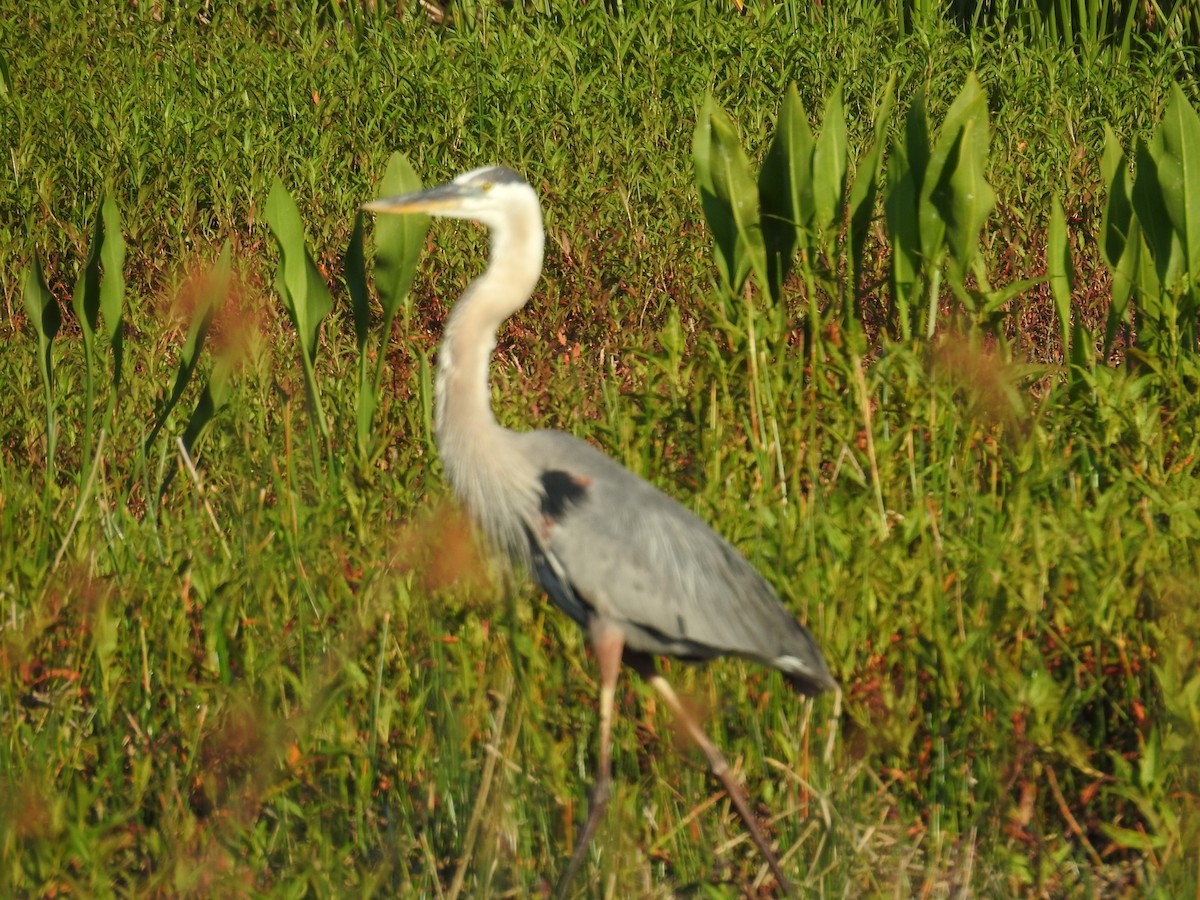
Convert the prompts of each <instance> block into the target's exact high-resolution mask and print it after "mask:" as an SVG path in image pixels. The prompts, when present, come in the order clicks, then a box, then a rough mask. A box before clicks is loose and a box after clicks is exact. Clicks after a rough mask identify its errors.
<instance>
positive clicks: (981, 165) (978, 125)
mask: <svg viewBox="0 0 1200 900" xmlns="http://www.w3.org/2000/svg"><path fill="white" fill-rule="evenodd" d="M958 147H959V153H958V159H957V164H956V165H955V166H954V173H953V175H951V177H950V206H949V210H948V211H949V216H948V217H947V221H946V225H947V238H948V243H949V246H950V259H951V261H952V262H953V263H954V264H955V266H956V268H957V269H958V270H959V271H960V272H961V273H963V274H965V273H966V272H967V271H968V270H969V269H970V268H971V264H972V263H973V262H974V261H975V257H976V255H977V253H978V251H979V233H980V232H981V231H982V230H983V226H984V224H985V223H986V222H987V219H988V217H989V216H990V215H991V214H992V210H993V209H995V207H996V192H995V191H994V190H992V186H991V185H990V184H988V182H987V177H986V174H985V173H986V169H987V161H988V148H987V120H986V119H974V120H970V121H967V122H965V123H964V124H963V128H962V132H961V138H960V140H959V141H958Z"/></svg>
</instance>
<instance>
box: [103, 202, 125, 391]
mask: <svg viewBox="0 0 1200 900" xmlns="http://www.w3.org/2000/svg"><path fill="white" fill-rule="evenodd" d="M100 215H101V217H102V218H103V220H104V243H103V244H102V245H101V247H100V262H101V264H102V265H103V269H104V273H103V277H102V278H101V281H100V309H101V311H102V312H103V313H104V331H105V334H106V335H107V336H108V342H109V345H110V346H111V347H112V353H113V371H112V390H113V393H112V395H111V397H110V400H109V407H110V410H111V409H112V407H113V405H114V404H115V401H116V392H117V389H118V387H119V386H120V384H121V373H122V368H123V363H124V359H125V352H124V341H123V340H122V338H121V323H122V320H123V319H124V310H125V238H124V236H123V235H122V234H121V211H120V209H118V208H117V202H116V201H115V200H113V198H112V197H107V198H105V200H104V203H102V204H101V206H100ZM110 415H111V412H110Z"/></svg>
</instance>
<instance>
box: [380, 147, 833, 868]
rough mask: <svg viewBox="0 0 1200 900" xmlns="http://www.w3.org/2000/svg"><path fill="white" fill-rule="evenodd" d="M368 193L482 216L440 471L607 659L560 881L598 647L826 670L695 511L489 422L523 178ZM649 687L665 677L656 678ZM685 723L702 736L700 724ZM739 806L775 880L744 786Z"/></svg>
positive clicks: (521, 224) (790, 670) (514, 289)
mask: <svg viewBox="0 0 1200 900" xmlns="http://www.w3.org/2000/svg"><path fill="white" fill-rule="evenodd" d="M364 208H366V209H371V210H376V211H380V212H424V213H429V214H431V215H440V216H449V217H454V218H466V219H473V220H475V221H478V222H481V223H482V224H484V225H486V226H487V227H488V228H489V229H490V233H491V253H490V258H489V261H488V266H487V269H486V270H485V271H484V272H483V274H482V275H480V276H479V277H478V278H476V279H475V280H474V281H473V282H472V283H471V284H470V285H469V286H468V287H467V289H466V291H465V292H464V293H463V295H462V297H461V298H460V299H459V301H458V302H457V303H456V304H455V306H454V307H453V309H452V310H451V312H450V315H449V317H448V318H447V321H446V327H445V335H444V338H443V342H442V346H441V349H440V351H439V359H438V368H437V380H436V411H435V423H434V424H435V432H436V438H437V443H438V448H439V451H440V454H441V457H442V461H443V463H444V465H445V468H446V473H447V476H448V478H449V480H450V483H451V486H452V487H453V489H454V491H455V493H456V494H457V495H458V497H459V498H460V499H461V500H462V502H463V504H464V505H465V506H466V508H467V510H468V511H469V512H470V514H471V515H472V517H473V518H474V519H475V521H476V522H477V523H478V524H479V526H480V528H481V529H482V530H483V532H484V533H485V534H486V535H487V537H488V539H489V540H490V542H491V543H492V544H493V545H495V546H496V547H497V548H499V549H501V550H503V551H504V552H505V553H507V555H508V556H509V557H510V558H511V559H512V560H514V561H515V562H516V563H517V564H518V565H521V566H524V567H526V568H528V569H529V570H530V571H531V573H532V574H533V575H534V576H535V577H536V578H537V580H538V582H539V583H540V584H541V586H542V587H543V588H544V589H545V591H546V593H547V594H548V595H549V597H550V599H551V600H552V601H553V602H554V603H555V605H557V606H558V607H559V608H560V609H562V610H563V611H564V612H565V613H567V615H569V616H570V617H571V618H572V619H574V620H575V621H576V622H578V623H579V625H580V626H581V627H583V628H584V629H585V631H587V633H588V634H589V636H590V637H591V639H592V642H593V645H594V646H596V652H597V656H598V657H601V668H602V672H606V671H611V674H606V675H604V677H603V678H602V687H603V688H604V690H606V691H607V695H605V694H604V691H602V705H601V719H602V729H601V731H602V737H601V772H600V779H599V781H598V783H597V796H598V797H599V799H598V800H597V801H596V802H594V804H593V810H592V813H591V814H590V815H589V820H588V827H587V828H586V829H585V832H584V834H583V835H581V838H580V844H579V845H578V846H577V847H576V852H575V855H574V856H573V858H572V861H571V866H570V867H569V868H568V873H567V875H565V876H564V882H563V884H565V883H567V882H569V880H570V875H571V874H572V873H573V872H574V870H575V869H576V868H577V867H578V865H579V864H580V862H581V860H582V852H583V849H584V848H585V847H586V844H587V840H588V838H589V837H590V834H591V831H593V830H594V828H595V826H596V822H597V821H598V818H599V812H600V811H601V810H602V809H603V806H604V803H605V802H606V800H607V780H608V773H607V767H608V756H607V754H608V749H607V741H608V735H607V724H606V722H607V719H606V718H605V715H606V709H607V714H608V715H609V716H611V703H612V687H613V685H612V683H611V682H613V681H615V677H616V675H615V672H616V669H615V668H611V666H610V667H609V668H608V669H606V666H605V658H604V657H605V656H606V655H607V656H611V655H612V654H614V653H615V654H616V660H615V662H613V661H612V660H608V662H609V663H611V664H612V665H615V666H617V667H619V664H620V659H621V656H622V653H623V651H624V652H625V653H626V659H627V661H629V660H636V661H637V665H638V666H640V668H639V671H642V672H643V674H647V676H648V677H650V678H651V679H652V680H653V679H655V678H661V676H656V675H655V674H654V673H653V670H652V668H647V667H646V665H645V663H644V661H643V657H644V656H646V655H651V656H652V655H659V654H666V655H670V656H675V657H680V658H683V659H687V660H704V659H710V658H712V657H715V656H721V655H734V656H740V657H744V658H746V659H750V660H754V661H755V662H759V663H762V664H764V665H767V666H773V667H775V668H777V669H779V670H781V671H782V672H784V673H785V675H787V676H788V677H789V679H790V680H791V681H792V683H793V684H794V685H795V686H796V687H797V689H798V690H800V691H802V692H803V693H805V694H809V695H813V694H817V693H820V692H821V691H824V690H832V689H835V688H836V687H837V684H836V682H835V681H834V679H833V677H832V675H831V674H830V672H829V668H828V666H827V665H826V664H825V660H824V658H823V657H822V655H821V652H820V650H819V649H818V647H817V645H816V642H815V641H814V640H813V637H812V635H811V634H810V633H809V632H808V630H807V629H805V628H804V627H803V626H802V625H800V623H799V622H797V621H796V619H795V617H794V616H793V615H792V614H791V613H789V612H788V611H787V610H786V609H785V608H784V606H783V605H782V603H780V601H779V599H778V597H777V596H776V594H775V591H774V590H773V589H772V588H771V586H770V585H769V584H768V583H767V582H766V581H765V580H764V579H763V577H762V576H761V575H759V573H758V572H757V571H755V569H754V568H753V567H752V566H751V565H750V564H749V563H748V562H747V561H746V560H745V558H744V557H743V556H742V555H741V554H739V553H738V552H737V550H735V549H734V548H733V546H732V545H731V544H730V543H729V542H728V541H726V540H725V539H724V538H722V537H721V536H720V535H718V534H717V533H716V532H715V531H713V529H712V528H710V527H709V526H708V525H707V524H706V523H705V522H703V521H702V520H701V519H700V518H699V517H697V516H696V515H695V514H693V513H692V512H690V511H688V510H687V509H685V508H684V507H683V506H681V505H680V504H679V503H677V502H676V501H675V500H673V499H671V498H670V497H668V496H667V495H666V494H664V493H663V492H662V491H660V490H658V489H657V488H656V487H654V486H653V485H651V484H649V483H648V482H646V481H644V480H643V479H641V478H639V477H638V476H636V475H634V474H633V473H632V472H630V471H629V470H628V469H626V468H624V467H623V466H621V465H619V464H618V463H616V462H615V461H613V460H612V459H610V458H609V457H608V456H606V455H605V454H603V453H602V452H600V451H599V450H597V449H596V448H594V447H592V446H591V445H589V444H587V443H585V442H583V441H581V440H579V439H577V438H575V437H573V436H571V435H569V434H565V433H563V432H560V431H546V430H543V431H528V432H514V431H510V430H508V429H506V428H502V427H501V426H500V425H499V424H498V423H497V421H496V418H495V415H494V414H493V412H492V408H491V402H490V401H491V397H490V391H489V388H488V367H489V363H490V360H491V355H492V351H493V349H494V348H495V342H496V331H497V329H498V328H499V327H500V325H501V324H502V323H503V321H504V320H505V319H506V318H507V317H508V316H510V315H512V313H514V312H516V311H517V310H518V309H520V308H521V307H522V306H523V305H524V304H525V302H526V300H528V298H529V296H530V295H531V294H532V292H533V288H534V286H535V284H536V282H537V280H538V278H539V276H540V274H541V268H542V254H543V250H544V246H545V236H544V233H543V228H542V213H541V207H540V204H539V203H538V198H537V195H536V194H535V193H534V191H533V189H532V188H531V187H530V186H529V185H528V184H526V182H525V181H524V180H523V179H522V178H521V177H520V176H519V175H518V174H517V173H515V172H513V171H512V170H511V169H506V168H503V167H487V168H482V169H475V170H473V171H471V172H467V173H465V174H463V175H460V176H459V177H458V178H456V179H455V180H454V181H453V182H450V183H449V184H446V185H442V186H440V187H435V188H432V189H430V190H427V191H421V192H419V193H416V194H410V195H405V196H402V197H396V198H391V199H386V200H379V201H376V202H374V203H370V204H367V205H366V206H365V207H364ZM604 648H608V649H607V650H606V649H604ZM630 654H632V655H630ZM656 687H658V688H659V690H660V691H668V692H669V691H670V688H669V687H666V686H665V682H663V683H662V684H657V683H656ZM664 696H667V697H668V702H671V703H672V708H673V709H676V712H677V714H680V715H684V714H685V711H683V710H682V708H681V707H678V701H677V700H672V697H673V694H670V695H668V694H664ZM606 704H607V705H606ZM691 724H693V723H690V724H689V727H690V725H691ZM693 735H694V736H696V737H697V740H698V741H699V742H701V743H702V746H704V738H703V735H702V733H700V732H699V729H698V727H697V728H696V729H695V731H693ZM705 752H706V753H710V760H712V761H713V766H714V772H716V773H717V774H718V775H719V776H720V777H721V778H722V781H723V782H725V783H726V785H727V787H729V789H730V792H731V794H734V793H735V792H736V785H734V784H733V783H732V782H729V781H726V778H727V775H728V773H727V772H725V768H726V767H725V763H724V760H723V759H722V758H720V754H719V751H717V750H716V748H715V746H712V747H711V752H710V750H709V748H708V747H706V749H705ZM714 754H715V755H714ZM601 788H603V790H601ZM601 794H602V795H603V796H599V795H601ZM735 799H737V798H735ZM739 812H741V813H742V814H743V818H745V819H746V821H747V826H748V827H749V828H750V829H751V831H752V836H754V838H755V842H756V843H758V845H759V847H760V849H762V850H763V852H764V854H766V856H767V858H768V861H769V862H770V863H771V865H772V868H773V869H774V871H775V872H776V874H777V876H778V878H779V880H780V883H781V884H784V885H786V883H787V882H786V879H784V877H783V875H782V872H781V871H780V869H779V866H778V862H777V860H776V859H775V858H774V856H773V853H772V851H770V849H769V847H768V846H767V845H766V843H765V839H764V838H763V836H762V835H761V833H760V832H758V831H757V830H756V829H757V826H756V825H755V824H754V823H753V821H752V816H751V815H750V813H749V810H748V808H746V807H745V805H744V801H739ZM562 887H563V885H560V888H562ZM564 889H565V888H564Z"/></svg>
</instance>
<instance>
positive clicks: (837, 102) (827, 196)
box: [813, 84, 847, 233]
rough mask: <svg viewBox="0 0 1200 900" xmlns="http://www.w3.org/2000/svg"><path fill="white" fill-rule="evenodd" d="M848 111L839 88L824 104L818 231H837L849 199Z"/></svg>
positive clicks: (817, 167)
mask: <svg viewBox="0 0 1200 900" xmlns="http://www.w3.org/2000/svg"><path fill="white" fill-rule="evenodd" d="M846 148H847V141H846V111H845V107H844V105H843V104H842V86H841V85H840V84H839V85H838V86H837V87H836V88H834V90H833V93H832V94H830V96H829V99H828V100H827V101H826V102H825V118H824V119H823V120H822V122H821V134H820V135H819V136H818V137H817V143H816V146H815V147H814V148H813V210H814V217H813V224H814V225H815V226H816V228H817V230H818V231H821V232H825V233H828V232H830V231H834V230H838V226H839V224H840V222H841V219H842V207H843V206H844V203H845V196H846V156H847V149H846Z"/></svg>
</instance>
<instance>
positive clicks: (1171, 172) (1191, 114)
mask: <svg viewBox="0 0 1200 900" xmlns="http://www.w3.org/2000/svg"><path fill="white" fill-rule="evenodd" d="M1155 138H1156V139H1155V140H1154V141H1152V143H1151V149H1152V150H1154V151H1157V156H1156V159H1155V163H1156V165H1157V167H1158V178H1159V183H1160V185H1161V192H1162V200H1163V206H1164V207H1165V209H1166V213H1167V217H1168V220H1169V221H1170V223H1171V228H1172V230H1173V232H1174V234H1175V238H1176V240H1177V241H1178V243H1179V246H1180V248H1181V252H1182V259H1181V263H1182V265H1183V267H1184V268H1185V270H1186V271H1187V272H1188V274H1189V275H1190V276H1191V283H1192V284H1193V285H1194V284H1195V283H1196V280H1197V278H1200V117H1197V115H1196V111H1195V110H1194V109H1193V108H1192V105H1191V104H1190V103H1189V102H1188V99H1187V96H1186V95H1185V94H1184V93H1183V89H1182V88H1181V87H1180V86H1179V84H1178V83H1175V84H1173V85H1172V86H1171V99H1170V101H1169V102H1168V103H1167V109H1166V112H1165V113H1164V114H1163V120H1162V122H1161V123H1160V124H1159V127H1158V133H1157V134H1156V135H1155ZM1164 283H1169V282H1164Z"/></svg>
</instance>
